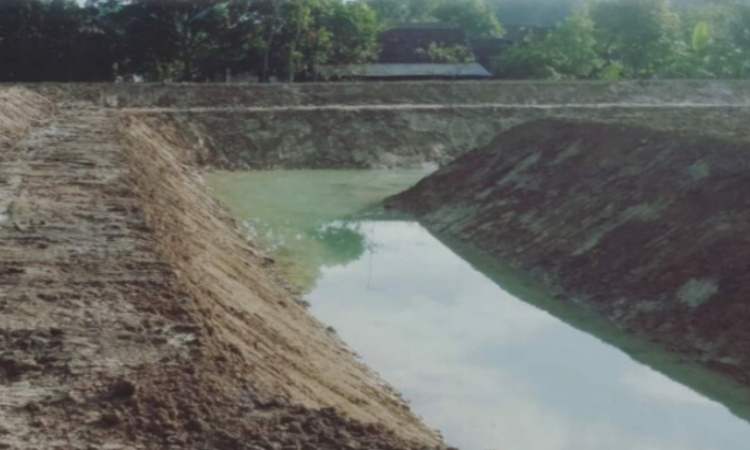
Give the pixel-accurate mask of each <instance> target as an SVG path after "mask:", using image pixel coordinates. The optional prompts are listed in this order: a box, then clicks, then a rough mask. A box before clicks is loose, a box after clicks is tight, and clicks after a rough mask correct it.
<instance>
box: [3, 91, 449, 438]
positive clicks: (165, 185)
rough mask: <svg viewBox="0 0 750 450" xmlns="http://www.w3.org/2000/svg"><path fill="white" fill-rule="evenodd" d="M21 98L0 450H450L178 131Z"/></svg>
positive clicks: (7, 163)
mask: <svg viewBox="0 0 750 450" xmlns="http://www.w3.org/2000/svg"><path fill="white" fill-rule="evenodd" d="M6 92H7V91H6ZM14 92H15V93H17V92H20V95H21V97H20V101H18V102H16V100H17V97H15V93H14V94H13V95H5V96H4V97H0V101H2V102H3V105H2V108H0V117H1V118H2V119H1V120H0V126H2V127H3V128H2V131H3V137H4V139H3V141H2V145H1V146H0V160H1V161H2V165H1V166H0V194H1V198H2V202H3V203H2V204H0V206H2V207H3V214H4V216H3V220H2V221H0V313H1V314H0V447H1V448H13V449H16V448H18V449H24V448H45V449H53V448H60V449H74V448H82V449H88V448H92V447H95V448H123V449H125V448H133V449H135V448H143V449H152V448H153V449H157V448H217V449H219V448H225V449H253V450H257V449H284V448H295V449H298V448H303V449H326V448H327V449H342V448H349V449H359V448H361V449H369V448H373V449H374V448H377V449H394V450H395V449H404V448H406V449H422V448H428V447H429V448H434V447H435V446H439V445H440V439H439V437H438V436H437V434H436V433H435V432H433V431H431V430H429V429H428V428H427V427H425V425H423V424H422V423H421V422H420V420H419V419H418V418H416V417H415V416H414V415H412V414H411V413H410V412H409V410H408V407H407V406H406V405H405V404H404V402H403V401H402V400H400V399H399V398H398V397H397V396H396V395H395V393H394V392H393V391H392V390H390V389H389V388H388V387H387V386H386V385H385V384H384V383H383V382H382V381H380V380H379V379H378V377H377V376H376V375H374V374H373V373H372V372H370V371H369V370H368V369H367V368H366V367H365V366H364V365H362V364H361V363H359V362H357V361H356V360H355V358H354V356H353V355H352V353H351V352H350V351H349V350H348V349H347V348H346V347H345V346H344V345H343V344H342V343H341V342H340V341H339V340H338V339H337V338H335V337H334V336H332V335H330V333H328V332H327V331H326V330H325V328H324V327H323V326H322V325H321V324H319V323H318V322H317V321H315V320H314V319H313V318H311V316H309V315H308V314H307V312H306V311H305V310H304V308H303V307H302V306H300V305H298V303H297V301H296V300H295V297H294V296H293V295H292V294H290V293H289V292H288V291H287V290H286V289H285V288H284V287H283V285H282V283H280V282H279V280H278V278H277V277H276V276H275V275H274V273H273V271H272V270H271V269H270V268H269V267H268V266H269V264H270V261H269V260H267V259H266V258H264V257H263V256H262V255H260V254H259V253H258V252H257V250H255V249H254V248H253V247H252V246H251V244H248V243H247V242H245V241H244V240H243V239H242V237H241V235H240V233H239V232H238V231H237V230H236V229H235V227H234V222H233V221H232V219H231V218H230V217H229V216H228V214H227V213H225V212H224V211H223V210H222V209H221V208H220V207H219V206H218V205H217V203H216V202H215V201H213V200H212V199H211V198H210V197H209V196H208V195H207V194H206V193H205V191H204V188H203V186H202V184H201V181H200V177H199V175H198V173H197V171H196V170H197V167H196V166H195V165H193V164H192V161H193V158H194V156H193V155H192V154H190V152H189V151H188V150H187V145H186V143H185V142H184V140H182V139H181V138H180V137H179V134H178V133H177V131H176V130H174V129H173V128H170V127H169V124H157V125H159V128H158V129H154V128H151V127H150V126H148V125H146V124H145V123H143V122H142V121H140V120H138V119H137V118H131V117H127V116H122V115H120V114H118V113H117V112H116V111H106V110H103V109H101V108H100V107H98V106H96V105H93V104H79V105H75V106H73V105H70V104H68V105H67V107H64V108H61V109H59V110H57V111H56V113H55V108H54V107H53V106H54V105H53V104H52V103H50V102H49V101H48V100H45V99H44V98H43V97H40V96H38V95H37V94H34V93H31V92H21V91H17V92H16V91H14Z"/></svg>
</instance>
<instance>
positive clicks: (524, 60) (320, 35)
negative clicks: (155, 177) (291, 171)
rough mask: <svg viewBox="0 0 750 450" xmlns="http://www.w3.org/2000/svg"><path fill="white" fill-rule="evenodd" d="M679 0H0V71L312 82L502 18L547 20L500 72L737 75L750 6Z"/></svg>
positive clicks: (38, 77) (744, 61)
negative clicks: (417, 36)
mask: <svg viewBox="0 0 750 450" xmlns="http://www.w3.org/2000/svg"><path fill="white" fill-rule="evenodd" d="M688 1H690V0H682V1H681V2H680V4H678V5H677V6H675V5H672V4H670V3H669V1H668V0H609V1H597V2H593V3H590V4H589V3H585V1H584V0H555V1H554V2H553V1H551V0H524V1H519V0H87V1H86V2H85V3H82V2H80V1H75V0H2V1H0V81H5V82H22V81H23V82H25V81H111V80H113V79H115V78H116V77H119V78H131V77H136V76H137V77H139V78H142V79H143V80H144V81H164V80H171V81H207V80H214V79H224V77H226V75H227V72H229V73H231V74H237V73H254V74H256V75H257V76H258V78H259V79H260V80H261V81H268V80H271V79H274V78H275V79H278V80H283V81H305V80H314V79H315V76H316V75H315V67H316V66H317V65H321V64H334V65H336V64H342V65H343V64H358V63H363V62H367V61H372V60H374V59H375V58H376V57H377V54H378V51H379V46H378V39H377V38H378V34H379V33H380V32H381V31H382V30H384V29H387V28H388V27H391V26H394V25H396V24H399V23H409V22H445V23H450V24H453V25H455V26H458V27H460V28H462V29H464V30H465V31H466V32H467V34H468V35H469V36H470V37H500V36H502V35H503V33H504V29H503V25H502V23H503V22H505V23H506V24H508V23H509V22H508V21H504V20H503V17H509V18H515V19H513V20H516V21H520V20H534V21H538V23H537V24H541V25H548V24H551V23H557V24H556V25H554V26H553V27H552V28H551V29H549V30H548V32H547V31H544V33H540V34H539V35H537V36H536V38H534V39H531V40H529V41H528V42H523V43H519V44H518V45H514V46H512V47H511V48H510V49H508V50H506V51H505V52H503V53H502V54H500V55H499V56H498V57H497V58H495V60H494V64H493V65H494V70H493V71H494V74H495V75H496V76H497V77H500V78H551V79H573V78H610V79H612V78H652V77H747V76H748V74H750V7H749V6H748V5H747V4H746V2H744V1H742V0H724V1H722V2H709V3H706V4H703V3H700V2H699V3H698V4H692V3H695V2H696V0H693V1H691V2H690V3H691V4H690V5H687V4H683V2H688ZM704 3H705V2H704ZM530 4H534V5H536V6H537V7H538V8H541V9H540V11H546V13H543V14H542V13H539V12H534V13H533V15H529V14H531V10H530V9H529V5H530ZM555 5H557V6H555ZM545 8H547V9H545ZM509 20H510V19H509ZM511 22H512V21H511ZM525 25H528V24H525ZM532 25H533V24H532Z"/></svg>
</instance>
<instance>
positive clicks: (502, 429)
mask: <svg viewBox="0 0 750 450" xmlns="http://www.w3.org/2000/svg"><path fill="white" fill-rule="evenodd" d="M359 230H360V231H361V232H362V233H364V234H365V236H366V238H367V241H368V242H369V243H371V244H375V247H374V248H373V249H371V250H368V251H367V254H366V255H365V256H364V257H362V258H361V259H359V260H357V261H354V262H350V263H347V264H344V265H338V266H332V267H327V268H325V269H323V270H322V276H321V279H320V280H319V281H318V284H317V287H316V288H315V290H314V291H313V292H312V293H311V294H309V295H308V297H307V300H308V301H309V302H310V303H311V304H312V311H313V313H314V314H315V315H316V316H318V317H319V318H321V319H322V320H323V321H325V322H327V323H330V324H331V325H333V326H334V327H335V328H336V329H337V330H338V332H339V334H340V335H341V336H342V338H343V339H344V340H345V341H346V342H348V343H349V344H350V345H351V346H352V347H353V348H354V349H355V350H356V351H357V352H358V353H359V354H361V355H362V356H363V358H364V360H365V361H366V362H367V363H368V364H370V365H371V366H373V367H374V368H376V369H377V370H378V371H379V372H380V373H381V374H382V375H383V376H384V377H385V379H387V380H388V381H389V382H391V383H392V384H393V385H395V386H396V387H397V388H398V389H399V390H400V391H401V392H403V393H404V396H405V397H406V398H407V399H409V400H410V401H411V404H412V406H413V408H414V409H415V410H416V411H417V412H418V413H419V414H421V415H422V416H424V417H425V418H426V419H427V421H428V423H430V424H431V425H433V426H435V427H438V428H439V429H441V430H442V431H443V432H444V434H445V436H446V438H447V439H448V441H449V442H451V443H453V444H455V445H459V446H460V447H462V448H464V449H505V450H515V449H518V450H527V449H535V450H602V449H607V450H650V449H653V450H657V449H658V450H713V449H715V450H733V449H737V450H739V449H746V448H747V445H748V444H747V443H748V442H750V427H749V426H748V425H747V424H746V423H745V422H743V421H741V420H739V419H737V418H735V417H734V416H732V415H731V414H730V413H729V412H728V410H727V409H726V408H724V407H723V406H721V405H719V404H717V403H714V402H712V401H710V400H708V399H706V398H704V397H702V396H700V395H699V394H697V393H695V392H693V391H692V390H690V389H688V388H686V387H684V386H681V385H679V384H677V383H675V382H673V381H671V380H670V379H668V378H667V377H665V376H663V375H661V374H659V373H657V372H654V371H653V370H651V369H649V368H647V367H646V366H643V365H641V364H638V363H636V362H634V361H633V360H631V359H630V358H629V357H628V356H627V355H625V354H624V353H622V352H620V351H619V350H617V349H615V348H613V347H611V346H609V345H607V344H604V343H602V342H601V341H599V340H598V339H596V338H593V337H592V336H590V335H587V334H585V333H582V332H580V331H578V330H576V329H574V328H571V327H570V326H568V325H566V324H565V323H563V322H561V321H559V320H557V319H555V318H554V317H552V316H550V315H549V314H547V313H545V312H543V311H541V310H539V309H537V308H535V307H533V306H531V305H529V304H527V303H524V302H521V301H519V300H518V299H516V298H514V297H513V296H511V295H509V294H507V293H506V292H504V291H503V290H502V289H500V288H499V287H497V286H496V285H495V284H494V283H493V282H491V281H490V280H489V279H487V278H486V277H485V276H483V275H482V274H480V273H479V272H477V271H475V270H474V269H473V268H472V267H471V266H470V265H469V264H468V263H466V262H464V261H463V260H461V259H460V258H458V257H457V256H456V255H455V254H453V253H452V252H451V251H450V250H449V249H448V248H446V247H445V246H443V245H442V244H441V243H440V242H439V241H437V240H436V239H435V238H433V237H432V236H431V235H430V234H429V233H427V232H426V231H425V230H423V229H422V228H421V227H420V226H419V225H418V224H415V223H407V222H377V221H370V222H362V223H360V224H359Z"/></svg>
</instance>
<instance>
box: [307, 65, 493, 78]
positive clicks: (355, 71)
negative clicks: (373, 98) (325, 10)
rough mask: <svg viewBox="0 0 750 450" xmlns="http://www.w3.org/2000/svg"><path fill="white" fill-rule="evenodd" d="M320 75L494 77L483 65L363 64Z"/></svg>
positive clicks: (324, 68) (329, 68)
mask: <svg viewBox="0 0 750 450" xmlns="http://www.w3.org/2000/svg"><path fill="white" fill-rule="evenodd" d="M318 73H319V74H320V75H322V76H324V77H326V78H331V77H358V78H390V77H393V78H398V77H425V78H429V77H441V78H442V77H445V78H452V77H473V78H489V77H491V76H492V75H491V74H490V73H489V72H488V71H487V69H485V68H484V67H482V65H481V64H479V63H476V62H472V63H464V64H361V65H351V66H321V67H320V68H319V69H318Z"/></svg>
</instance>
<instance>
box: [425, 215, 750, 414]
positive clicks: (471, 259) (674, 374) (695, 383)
mask: <svg viewBox="0 0 750 450" xmlns="http://www.w3.org/2000/svg"><path fill="white" fill-rule="evenodd" d="M423 226H425V228H426V229H427V230H428V231H429V232H430V234H432V235H433V236H434V237H435V238H436V239H437V240H439V241H440V242H442V243H443V245H445V246H446V247H448V248H449V249H450V250H451V251H453V252H454V253H455V254H456V255H458V256H459V257H461V258H462V259H463V260H464V261H466V262H467V263H469V264H470V265H471V266H472V267H473V268H474V269H475V270H477V271H479V272H481V273H482V274H483V275H485V276H486V277H487V278H489V279H490V280H492V281H493V282H494V283H496V284H497V285H498V286H500V287H501V288H502V289H503V290H505V291H507V292H508V293H510V294H512V295H513V296H515V297H517V298H518V299H520V300H523V301H525V302H527V303H529V304H531V305H533V306H536V307H537V308H540V309H542V310H544V311H546V312H548V313H549V314H552V315H553V316H555V317H557V318H558V319H560V320H562V321H564V322H565V323H567V324H568V325H570V326H572V327H574V328H577V329H579V330H581V331H583V332H585V333H588V334H590V335H592V336H595V337H596V338H598V339H600V340H601V341H603V342H606V343H608V344H610V345H612V346H614V347H617V348H619V349H620V350H622V351H623V352H625V353H626V354H628V355H629V356H630V357H631V358H632V359H634V360H635V361H637V362H640V363H642V364H645V365H647V366H649V367H651V368H652V369H654V370H656V371H658V372H661V373H662V374H664V375H666V376H667V377H669V378H671V379H672V380H674V381H675V382H677V383H680V384H683V385H685V386H688V387H690V388H691V389H693V390H695V391H696V392H698V393H700V394H702V395H704V396H706V397H708V398H710V399H712V400H714V401H716V402H719V403H721V404H722V405H724V406H725V407H727V408H728V409H729V410H730V411H731V412H732V414H734V415H735V416H737V417H739V418H740V419H742V420H744V421H746V422H750V388H748V387H746V386H743V385H742V384H740V383H738V382H736V381H734V380H731V379H729V378H727V377H725V376H723V375H721V374H719V373H716V372H713V371H711V370H709V369H707V368H705V367H703V366H700V365H699V364H698V363H696V362H693V361H689V360H687V359H686V358H685V357H684V356H681V355H679V354H676V353H673V352H668V351H666V350H664V349H661V348H659V347H658V346H657V345H656V344H654V343H652V342H650V341H649V340H648V339H647V338H645V337H641V336H636V335H633V334H630V333H627V332H625V331H623V330H621V329H619V328H617V327H616V326H614V325H613V324H612V323H611V322H609V321H608V320H607V319H605V318H603V317H602V316H601V315H599V314H598V313H597V312H595V311H594V310H593V309H592V308H590V307H587V306H586V305H582V304H576V303H571V302H567V301H561V300H560V299H558V297H560V295H561V294H560V293H559V292H555V291H554V290H552V289H551V288H548V287H545V286H542V285H541V284H540V283H539V282H538V281H536V280H534V279H533V278H532V277H531V276H530V275H528V274H526V273H524V272H522V271H521V270H519V269H516V268H513V267H511V266H509V265H506V264H503V263H501V262H499V261H497V260H496V259H495V258H493V257H491V256H489V255H487V254H486V253H484V252H482V251H481V250H479V249H477V248H476V247H475V246H473V245H471V244H468V243H466V242H463V241H460V240H457V239H455V238H452V237H450V236H446V235H442V234H440V233H436V232H434V231H432V230H429V227H427V226H426V225H423Z"/></svg>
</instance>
